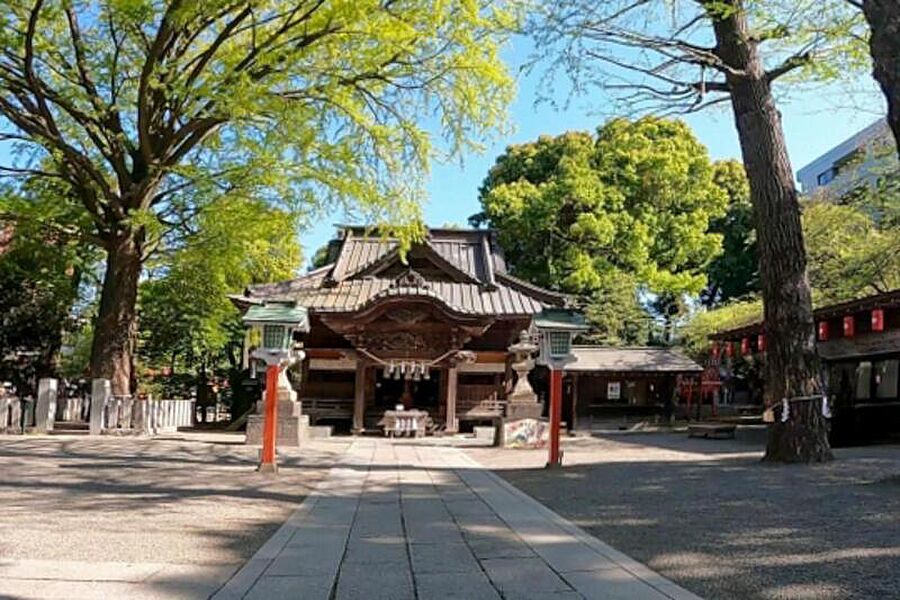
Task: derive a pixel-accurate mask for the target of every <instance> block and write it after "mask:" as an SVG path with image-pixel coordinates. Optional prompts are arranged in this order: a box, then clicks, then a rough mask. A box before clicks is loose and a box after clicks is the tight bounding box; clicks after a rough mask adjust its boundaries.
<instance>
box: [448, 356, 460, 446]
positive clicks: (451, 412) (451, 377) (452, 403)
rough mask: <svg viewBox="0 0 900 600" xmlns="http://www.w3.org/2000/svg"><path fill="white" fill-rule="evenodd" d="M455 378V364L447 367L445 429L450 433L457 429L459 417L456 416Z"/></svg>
mask: <svg viewBox="0 0 900 600" xmlns="http://www.w3.org/2000/svg"><path fill="white" fill-rule="evenodd" d="M457 380H458V376H457V370H456V365H451V366H450V367H449V368H448V369H447V431H448V432H451V433H456V432H457V431H459V419H457V418H456V387H457V385H456V384H457Z"/></svg>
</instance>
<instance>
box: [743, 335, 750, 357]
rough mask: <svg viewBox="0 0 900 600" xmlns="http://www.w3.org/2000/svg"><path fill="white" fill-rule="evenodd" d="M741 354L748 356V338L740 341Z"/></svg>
mask: <svg viewBox="0 0 900 600" xmlns="http://www.w3.org/2000/svg"><path fill="white" fill-rule="evenodd" d="M741 354H750V340H749V339H748V338H744V339H742V340H741Z"/></svg>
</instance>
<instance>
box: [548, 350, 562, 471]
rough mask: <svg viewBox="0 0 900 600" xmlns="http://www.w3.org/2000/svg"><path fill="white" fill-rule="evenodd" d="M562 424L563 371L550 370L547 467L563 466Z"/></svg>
mask: <svg viewBox="0 0 900 600" xmlns="http://www.w3.org/2000/svg"><path fill="white" fill-rule="evenodd" d="M561 424H562V370H561V369H554V368H552V367H551V369H550V460H548V461H547V467H560V466H562V455H561V454H560V452H559V430H560V427H561Z"/></svg>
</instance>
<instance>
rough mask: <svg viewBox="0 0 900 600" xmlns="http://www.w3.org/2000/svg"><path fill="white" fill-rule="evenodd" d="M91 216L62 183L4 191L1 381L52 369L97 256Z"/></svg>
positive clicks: (21, 380)
mask: <svg viewBox="0 0 900 600" xmlns="http://www.w3.org/2000/svg"><path fill="white" fill-rule="evenodd" d="M86 218H87V215H86V213H85V212H84V210H83V209H81V207H80V205H78V204H76V203H73V202H71V199H70V198H69V197H67V190H66V188H65V187H64V186H57V185H49V183H48V182H40V181H32V182H29V183H28V185H26V186H24V187H23V188H21V189H19V190H13V189H11V188H5V189H3V190H2V191H0V380H3V379H6V380H11V381H14V382H16V384H17V385H30V384H31V383H33V382H30V381H28V379H29V378H30V377H31V376H41V375H48V374H50V373H52V370H53V368H54V365H55V363H56V362H57V358H58V352H59V349H60V346H61V345H62V342H63V336H64V334H65V332H66V331H67V330H68V329H71V328H72V327H73V325H74V320H73V317H74V316H75V314H74V308H75V304H76V301H77V300H78V297H79V289H80V287H81V285H82V283H83V282H84V280H85V279H86V277H85V275H86V271H87V270H88V269H90V268H91V267H92V266H93V265H94V263H95V261H96V260H97V258H98V256H97V252H96V251H95V250H94V249H93V248H92V247H91V245H90V244H88V243H86V240H85V239H83V237H82V236H81V229H80V228H79V225H84V221H85V219H86Z"/></svg>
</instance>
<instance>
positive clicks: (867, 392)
mask: <svg viewBox="0 0 900 600" xmlns="http://www.w3.org/2000/svg"><path fill="white" fill-rule="evenodd" d="M871 395H872V363H870V362H869V361H863V362H861V363H859V366H858V367H856V399H857V400H868V399H869V397H870V396H871Z"/></svg>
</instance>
